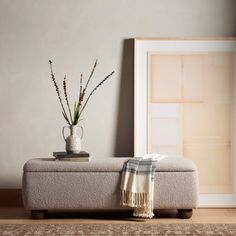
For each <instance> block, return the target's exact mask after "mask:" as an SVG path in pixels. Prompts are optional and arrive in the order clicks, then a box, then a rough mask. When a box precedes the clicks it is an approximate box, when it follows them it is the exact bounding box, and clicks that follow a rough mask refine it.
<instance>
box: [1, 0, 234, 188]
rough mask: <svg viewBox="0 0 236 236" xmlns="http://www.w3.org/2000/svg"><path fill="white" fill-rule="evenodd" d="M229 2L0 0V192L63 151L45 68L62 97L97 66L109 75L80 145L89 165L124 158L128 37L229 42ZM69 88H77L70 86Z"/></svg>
mask: <svg viewBox="0 0 236 236" xmlns="http://www.w3.org/2000/svg"><path fill="white" fill-rule="evenodd" d="M234 9H236V1H234V0H231V1H230V0H165V1H163V0H152V1H151V0H145V1H144V0H143V1H141V0H140V1H138V0H136V1H135V0H116V1H115V0H89V1H88V0H21V1H19V0H0V112H1V113H0V188H18V187H21V175H22V166H23V164H24V162H25V161H27V160H28V159H30V158H34V157H49V156H50V155H51V153H52V152H53V151H56V150H63V148H64V141H63V140H62V136H61V127H62V126H63V125H64V120H63V119H62V116H61V114H60V112H61V110H60V106H59V104H58V101H57V98H56V94H55V91H54V88H53V87H52V83H51V81H50V76H49V64H48V60H49V59H52V60H53V61H54V62H55V72H56V75H57V78H58V80H61V79H62V77H63V75H64V74H65V73H66V74H67V76H68V80H69V82H70V83H71V86H70V89H71V93H73V94H75V93H76V92H77V91H78V81H79V79H78V78H79V74H80V73H81V72H82V73H84V74H85V75H88V74H89V71H90V68H91V66H92V65H93V63H94V60H95V59H96V58H98V59H99V64H98V68H97V71H96V76H95V77H94V82H95V80H96V81H98V80H100V79H102V78H103V77H104V75H106V74H107V73H109V72H111V71H112V70H115V72H116V73H115V75H114V76H113V77H112V78H111V80H110V81H108V82H107V83H106V84H105V85H104V86H103V88H102V89H101V90H100V91H98V92H97V93H96V94H95V95H94V97H93V98H92V100H91V103H90V104H89V106H88V109H87V110H86V113H84V121H83V122H82V125H83V127H84V130H85V136H84V139H83V147H84V149H85V150H87V151H89V152H90V153H91V154H92V155H93V156H94V158H98V157H101V156H106V157H108V156H122V155H123V156H131V155H133V56H132V53H133V47H132V42H131V41H130V40H127V39H130V38H133V37H136V36H235V35H236V14H235V10H234ZM76 86H77V87H76Z"/></svg>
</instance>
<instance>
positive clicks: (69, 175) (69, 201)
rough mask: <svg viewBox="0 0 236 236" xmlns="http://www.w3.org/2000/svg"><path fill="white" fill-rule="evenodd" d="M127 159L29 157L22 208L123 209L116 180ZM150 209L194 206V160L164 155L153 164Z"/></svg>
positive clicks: (189, 207) (195, 175)
mask: <svg viewBox="0 0 236 236" xmlns="http://www.w3.org/2000/svg"><path fill="white" fill-rule="evenodd" d="M128 159H129V158H106V159H96V158H93V159H92V161H91V162H70V161H69V162H64V161H63V162H59V161H54V159H53V158H49V159H33V160H30V161H28V162H27V163H26V164H25V166H24V174H23V186H22V187H23V188H22V194H23V203H24V206H25V208H26V209H30V210H37V209H38V210H50V209H59V210H60V209H123V207H121V206H120V191H119V189H120V181H121V171H122V168H123V164H124V163H125V162H126V161H128ZM154 186H155V187H154V209H191V208H196V207H197V205H198V191H199V190H198V175H197V169H196V166H195V165H194V163H193V162H192V161H190V160H185V159H180V158H166V159H164V160H162V161H161V162H158V163H157V168H156V173H155V180H154Z"/></svg>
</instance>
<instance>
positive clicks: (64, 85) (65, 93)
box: [63, 75, 73, 124]
mask: <svg viewBox="0 0 236 236" xmlns="http://www.w3.org/2000/svg"><path fill="white" fill-rule="evenodd" d="M63 90H64V95H65V99H66V105H67V107H68V110H69V114H70V120H71V124H72V123H73V120H72V115H71V109H70V105H69V99H68V95H67V86H66V75H65V76H64V80H63Z"/></svg>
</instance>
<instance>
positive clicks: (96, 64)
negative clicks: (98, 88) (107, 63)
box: [84, 59, 98, 91]
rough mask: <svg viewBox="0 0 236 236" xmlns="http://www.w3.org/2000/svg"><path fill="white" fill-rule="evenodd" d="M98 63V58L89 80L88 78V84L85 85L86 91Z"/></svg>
mask: <svg viewBox="0 0 236 236" xmlns="http://www.w3.org/2000/svg"><path fill="white" fill-rule="evenodd" d="M97 63H98V60H97V59H96V61H95V63H94V66H93V69H92V71H91V73H90V76H89V78H88V80H87V83H86V85H85V87H84V91H86V89H87V87H88V84H89V82H90V80H91V78H92V76H93V73H94V70H95V68H96V66H97Z"/></svg>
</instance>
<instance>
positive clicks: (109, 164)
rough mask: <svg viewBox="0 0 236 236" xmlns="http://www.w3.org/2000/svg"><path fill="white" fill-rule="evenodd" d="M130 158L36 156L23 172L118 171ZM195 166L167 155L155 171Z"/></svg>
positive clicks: (192, 167) (181, 170) (176, 170)
mask: <svg viewBox="0 0 236 236" xmlns="http://www.w3.org/2000/svg"><path fill="white" fill-rule="evenodd" d="M129 159H130V158H127V157H126V158H122V157H113V158H112V157H110V158H92V159H91V160H90V162H78V161H77V162H76V161H55V159H54V158H37V159H32V160H29V161H28V162H26V163H25V165H24V168H23V169H24V171H25V172H120V171H122V168H123V165H124V163H125V162H126V161H128V160H129ZM192 171H196V166H195V164H194V163H193V162H192V161H191V160H187V159H183V158H173V157H167V158H165V159H163V160H161V161H160V162H158V163H157V166H156V172H192Z"/></svg>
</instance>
